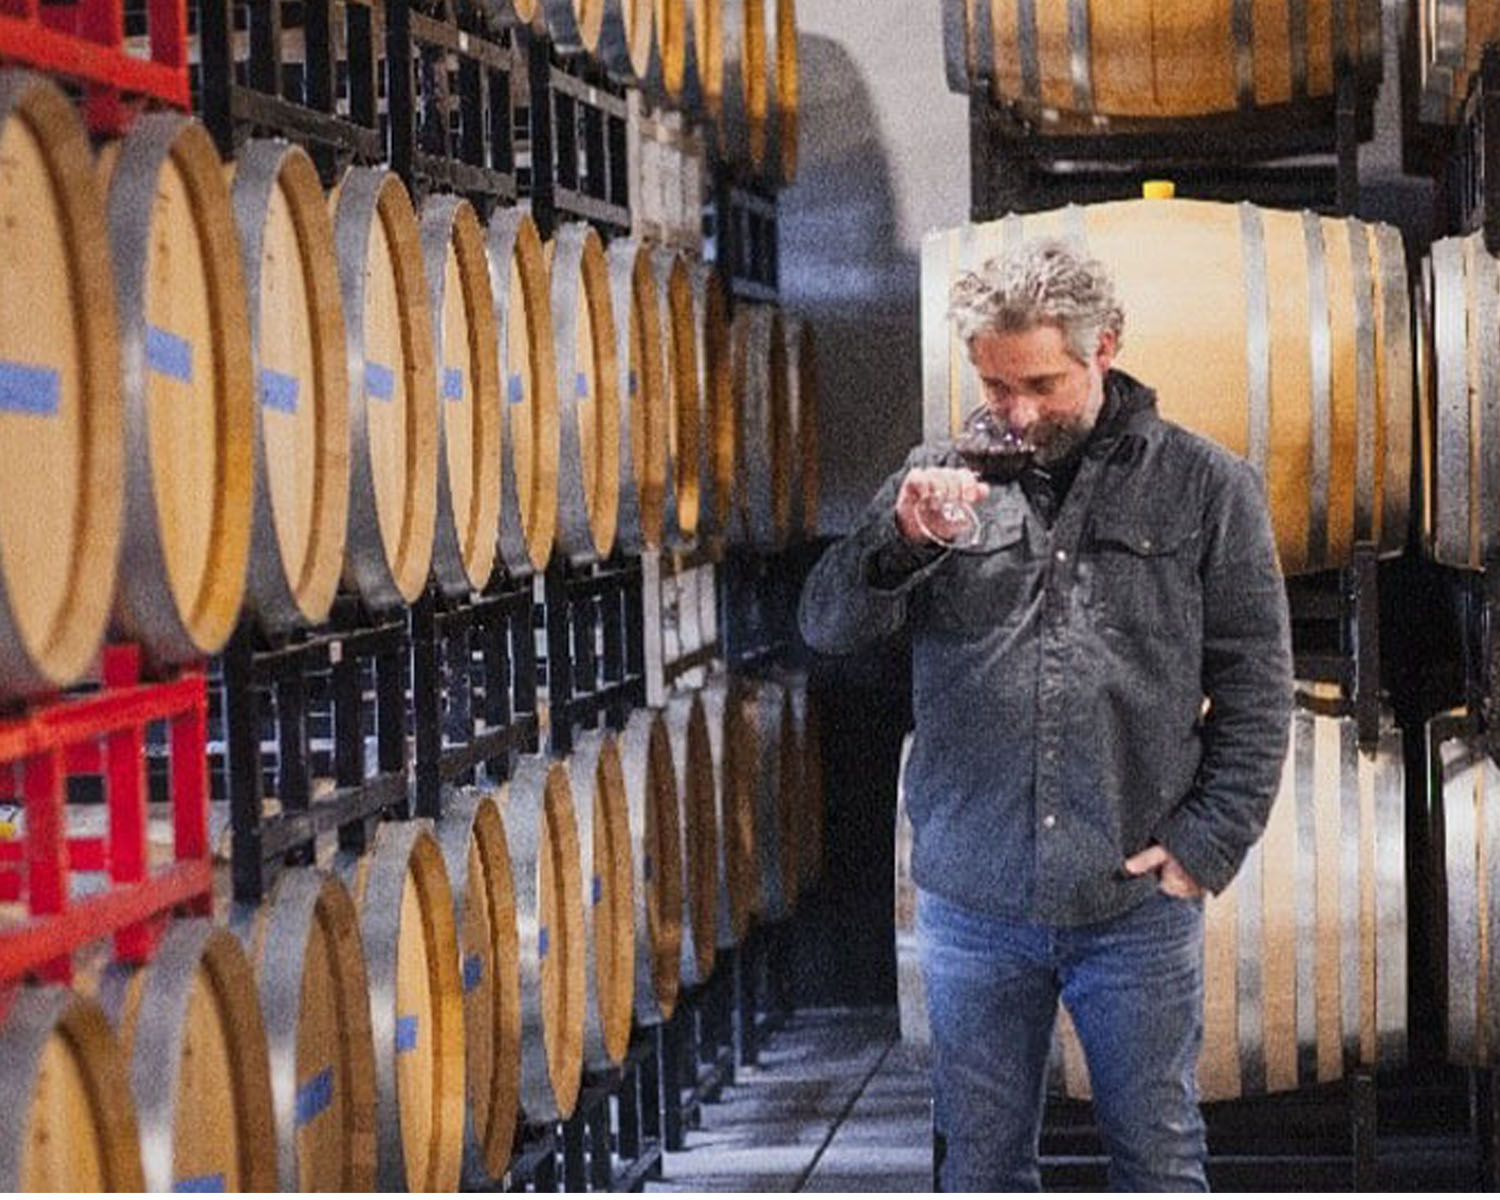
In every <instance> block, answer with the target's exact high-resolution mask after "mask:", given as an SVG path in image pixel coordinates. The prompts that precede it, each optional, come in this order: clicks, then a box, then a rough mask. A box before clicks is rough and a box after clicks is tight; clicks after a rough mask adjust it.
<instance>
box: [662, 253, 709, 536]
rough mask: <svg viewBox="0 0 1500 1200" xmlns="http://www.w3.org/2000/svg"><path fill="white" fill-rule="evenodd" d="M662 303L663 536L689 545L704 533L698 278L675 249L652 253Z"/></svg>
mask: <svg viewBox="0 0 1500 1200" xmlns="http://www.w3.org/2000/svg"><path fill="white" fill-rule="evenodd" d="M652 269H653V271H654V273H655V277H656V287H657V298H658V302H659V304H660V312H659V315H658V321H657V323H658V325H659V327H660V330H661V339H662V343H661V344H662V363H663V370H662V387H663V393H664V397H665V402H666V410H667V471H666V488H665V500H664V507H665V510H666V511H665V513H664V516H663V535H664V538H665V540H666V541H667V542H668V543H669V544H670V545H672V546H675V547H685V546H688V545H691V544H692V543H693V542H695V541H696V539H697V536H698V513H699V506H700V490H699V475H698V472H699V468H700V464H701V458H702V455H701V451H700V448H699V439H700V433H699V423H698V421H699V412H698V409H699V400H698V338H697V333H696V331H695V329H694V326H693V281H692V276H691V274H690V273H689V271H688V266H687V261H686V260H685V259H684V258H683V257H682V255H681V254H679V253H678V252H677V251H675V250H665V249H662V250H657V251H655V252H654V254H653V255H652Z"/></svg>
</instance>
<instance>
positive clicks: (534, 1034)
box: [505, 755, 589, 1122]
mask: <svg viewBox="0 0 1500 1200" xmlns="http://www.w3.org/2000/svg"><path fill="white" fill-rule="evenodd" d="M506 794H507V799H506V801H505V831H506V837H507V840H508V841H509V843H510V855H511V878H512V880H513V881H514V883H515V888H516V928H517V931H518V934H519V944H520V952H521V960H520V962H521V1108H522V1110H523V1111H524V1112H525V1114H526V1118H527V1120H529V1121H532V1122H540V1121H555V1120H566V1119H567V1118H568V1117H569V1116H571V1115H572V1113H573V1108H574V1106H575V1105H576V1104H577V1103H578V1089H579V1085H580V1083H581V1080H582V1072H583V1030H584V1009H585V1007H586V1005H587V997H586V993H587V990H588V987H589V984H588V982H587V969H586V967H587V963H586V957H585V953H586V952H585V941H586V938H585V934H584V924H583V882H582V879H581V866H580V858H579V849H578V821H577V818H576V817H575V815H574V805H573V793H572V787H571V785H570V783H569V780H568V770H567V768H566V767H565V766H564V765H563V764H562V763H558V762H553V761H551V760H550V759H548V758H546V757H544V756H542V755H523V756H522V757H521V758H520V759H519V760H518V762H517V763H516V766H515V769H514V770H513V771H512V772H511V778H510V782H509V784H508V785H507V787H506Z"/></svg>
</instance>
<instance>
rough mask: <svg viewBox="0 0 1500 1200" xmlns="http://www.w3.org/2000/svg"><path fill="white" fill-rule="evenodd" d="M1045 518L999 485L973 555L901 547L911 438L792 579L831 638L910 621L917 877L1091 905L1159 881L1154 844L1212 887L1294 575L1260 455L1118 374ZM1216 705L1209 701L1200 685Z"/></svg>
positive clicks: (1038, 906) (806, 610)
mask: <svg viewBox="0 0 1500 1200" xmlns="http://www.w3.org/2000/svg"><path fill="white" fill-rule="evenodd" d="M1106 387H1107V389H1108V394H1109V397H1110V403H1109V406H1108V408H1107V410H1106V412H1107V413H1112V414H1113V415H1112V417H1110V418H1109V419H1108V420H1107V421H1106V420H1101V423H1100V426H1099V427H1098V428H1097V429H1096V430H1095V432H1094V434H1093V435H1092V436H1091V437H1090V439H1089V441H1088V443H1087V445H1086V447H1085V450H1084V457H1083V461H1082V463H1081V465H1080V466H1079V468H1078V473H1077V476H1076V477H1075V478H1074V480H1073V483H1072V485H1071V487H1070V488H1069V490H1068V493H1067V497H1066V499H1065V501H1064V503H1063V505H1062V508H1061V509H1060V510H1059V512H1058V514H1057V517H1056V520H1055V522H1054V523H1053V524H1052V526H1051V528H1048V527H1047V526H1046V525H1045V524H1044V523H1043V522H1042V521H1041V520H1040V519H1039V518H1038V517H1037V515H1036V513H1035V512H1034V511H1033V510H1032V508H1031V506H1030V505H1029V504H1028V502H1027V500H1026V497H1025V495H1024V493H1023V492H1022V490H1021V488H1020V487H1019V486H1017V485H1015V484H1010V485H1006V486H1002V487H996V488H993V489H992V490H991V493H990V496H989V498H988V500H987V501H985V502H984V504H983V505H982V506H981V509H982V515H983V516H984V517H985V519H986V530H987V536H986V538H985V540H984V542H983V543H982V544H981V545H980V546H979V547H977V548H976V549H975V550H972V551H936V550H934V549H932V548H927V547H912V546H910V545H909V544H908V543H906V542H905V541H904V539H902V537H901V535H900V533H899V532H898V530H897V529H896V526H895V522H894V518H893V511H894V508H895V498H896V493H897V491H898V489H899V486H900V482H901V479H902V477H903V476H904V475H905V473H906V471H907V470H909V469H911V468H912V467H914V466H919V465H932V464H935V463H940V462H941V463H947V464H954V463H956V462H957V459H956V457H955V456H954V455H953V452H952V448H951V445H948V444H941V445H932V446H920V447H918V448H917V449H915V450H914V451H912V453H911V454H910V456H909V457H908V458H907V462H906V465H905V467H903V468H902V470H901V471H899V472H897V473H896V474H895V475H893V476H891V478H890V479H889V480H887V482H886V484H885V485H884V487H882V488H881V490H880V492H879V494H878V495H877V496H876V497H875V499H874V501H873V502H872V503H871V505H870V508H869V509H868V511H867V513H866V515H865V517H864V519H863V520H862V521H861V523H860V525H859V526H858V527H857V528H856V529H855V530H854V531H853V532H852V533H850V534H849V536H847V537H846V538H844V539H843V540H842V541H840V542H838V543H836V544H835V545H834V546H832V547H830V548H829V550H828V551H827V553H825V554H824V556H823V557H822V559H821V560H820V561H819V562H818V564H817V565H816V567H815V568H814V569H813V571H812V574H811V575H810V576H809V577H808V580H807V584H806V587H805V588H804V590H803V594H802V604H801V613H800V618H801V625H802V632H803V636H804V637H805V638H806V640H807V642H808V644H809V645H811V646H812V647H813V648H814V649H817V650H821V651H824V652H827V653H846V652H849V651H853V650H856V649H858V648H860V647H862V646H864V645H867V644H869V643H871V642H872V641H875V640H878V639H881V638H883V637H885V636H888V635H890V634H893V633H895V632H897V631H898V630H899V629H900V628H901V627H902V626H909V627H910V632H911V637H912V647H913V650H912V654H913V671H914V677H913V688H914V695H913V704H914V709H915V713H916V738H915V743H914V745H913V749H912V754H911V760H910V762H909V764H908V766H907V773H906V785H907V805H908V810H909V812H910V814H911V818H912V823H913V826H914V829H915V834H916V842H915V847H914V851H913V857H912V873H913V876H914V877H915V880H916V882H917V884H918V885H919V886H920V887H922V888H925V889H928V890H930V891H933V892H936V893H938V894H940V895H942V896H943V897H945V898H946V899H949V900H951V901H954V902H956V903H959V904H962V905H966V906H968V907H971V908H975V909H978V910H981V911H984V912H989V913H993V914H995V915H997V916H1000V917H1004V918H1010V919H1016V920H1028V921H1036V922H1041V923H1045V924H1055V925H1074V924H1084V923H1088V922H1092V921H1099V920H1103V919H1105V918H1108V917H1111V916H1115V915H1117V914H1119V913H1122V912H1124V911H1125V910H1127V909H1129V908H1131V907H1132V906H1133V905H1135V904H1136V903H1138V902H1140V901H1141V900H1143V899H1144V898H1145V897H1146V896H1147V895H1149V893H1150V891H1151V889H1152V888H1154V887H1155V886H1156V880H1155V879H1154V877H1152V876H1149V875H1148V876H1145V877H1143V878H1136V879H1131V878H1127V877H1125V876H1124V874H1123V872H1122V870H1121V866H1122V863H1123V862H1124V860H1125V859H1126V858H1127V857H1128V856H1129V855H1131V854H1134V853H1136V852H1137V851H1139V850H1141V849H1143V848H1144V847H1146V846H1147V845H1149V844H1150V843H1151V842H1153V841H1156V842H1160V843H1161V844H1162V845H1163V846H1165V847H1166V848H1167V849H1168V850H1169V851H1171V853H1172V854H1174V855H1175V856H1176V857H1177V859H1178V860H1179V861H1180V862H1181V863H1182V865H1183V866H1184V868H1186V870H1187V871H1188V872H1189V873H1190V874H1191V875H1192V876H1193V878H1195V879H1196V880H1197V881H1198V882H1199V883H1201V884H1202V885H1203V886H1205V887H1207V888H1209V889H1210V890H1212V891H1215V892H1217V891H1220V890H1222V889H1223V888H1224V887H1225V886H1227V885H1228V883H1229V881H1230V880H1231V879H1232V878H1233V877H1234V874H1235V872H1236V871H1237V870H1238V869H1239V866H1240V863H1241V862H1242V861H1243V859H1244V856H1245V853H1246V851H1247V850H1248V849H1249V848H1250V846H1251V845H1252V844H1253V843H1254V842H1255V840H1256V838H1258V837H1259V836H1260V834H1261V831H1262V829H1263V828H1264V826H1265V821H1266V817H1267V814H1268V813H1269V811H1270V806H1271V801H1272V799H1273V798H1274V796H1275V793H1276V790H1277V784H1278V782H1279V780H1280V777H1281V769H1282V762H1283V759H1284V757H1285V754H1286V745H1287V731H1288V726H1289V723H1290V717H1291V702H1292V677H1291V647H1290V639H1289V635H1288V618H1287V606H1286V592H1285V589H1284V587H1283V583H1282V578H1281V573H1280V570H1279V568H1278V566H1277V562H1276V552H1275V542H1274V539H1273V536H1272V532H1271V525H1270V520H1269V517H1268V514H1267V511H1266V504H1265V499H1264V497H1263V495H1262V492H1261V487H1260V483H1259V480H1258V478H1257V477H1256V475H1255V473H1254V471H1253V470H1252V468H1250V467H1249V466H1248V465H1247V464H1246V463H1244V462H1243V461H1241V460H1240V459H1238V458H1236V457H1235V456H1233V455H1232V454H1230V453H1228V452H1226V451H1224V450H1222V449H1220V448H1219V447H1217V446H1215V445H1213V444H1212V443H1210V442H1208V441H1206V440H1205V439H1203V438H1201V437H1198V436H1197V435H1195V434H1192V433H1189V432H1187V431H1186V430H1184V429H1181V428H1179V427H1178V426H1176V425H1172V424H1169V423H1168V422H1166V421H1163V420H1162V419H1161V418H1160V417H1159V416H1158V415H1157V413H1156V397H1155V394H1154V393H1153V392H1151V391H1150V390H1149V389H1147V388H1145V387H1143V386H1141V385H1140V384H1139V383H1137V382H1136V381H1135V380H1134V379H1131V378H1130V377H1129V376H1128V375H1125V374H1123V373H1121V372H1118V371H1114V372H1111V373H1110V374H1109V376H1108V377H1107V380H1106ZM1205 697H1206V698H1207V700H1208V702H1209V703H1208V705H1207V706H1205V704H1204V699H1205Z"/></svg>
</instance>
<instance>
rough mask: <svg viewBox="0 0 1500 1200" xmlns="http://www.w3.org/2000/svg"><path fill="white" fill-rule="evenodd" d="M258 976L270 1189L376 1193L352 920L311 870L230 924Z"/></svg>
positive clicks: (360, 952) (362, 993) (366, 1046)
mask: <svg viewBox="0 0 1500 1200" xmlns="http://www.w3.org/2000/svg"><path fill="white" fill-rule="evenodd" d="M229 923H230V927H231V928H232V929H234V930H235V932H236V933H238V934H239V936H240V938H241V940H242V941H243V942H244V944H245V949H246V952H247V953H248V954H249V957H250V961H251V962H252V964H253V965H254V968H255V978H256V988H257V992H258V995H259V997H260V1007H261V1015H262V1020H263V1022H264V1027H265V1032H266V1048H267V1052H268V1056H269V1060H270V1070H271V1098H272V1109H273V1112H274V1115H275V1139H276V1147H277V1179H278V1182H277V1184H276V1186H277V1188H278V1189H279V1190H280V1191H283V1192H293V1191H296V1192H326V1191H354V1192H358V1191H369V1190H371V1189H372V1188H373V1187H374V1186H375V1136H376V1135H375V1043H374V1040H373V1037H372V1034H371V1027H370V991H369V982H368V978H367V975H366V970H365V950H364V943H363V942H362V940H361V938H360V931H359V915H358V913H357V912H356V910H355V907H354V901H353V899H352V898H351V897H350V895H349V892H348V889H346V888H345V887H344V885H343V884H342V883H340V882H339V880H338V879H337V878H335V877H334V876H333V875H330V874H328V873H326V872H324V871H320V870H317V869H315V868H312V867H295V868H291V869H288V870H284V871H283V872H282V873H281V875H280V877H279V878H278V879H277V881H276V884H275V886H274V888H273V889H272V891H271V893H270V895H269V896H267V898H266V899H265V901H263V902H262V903H261V904H260V905H258V906H256V907H253V908H252V907H250V906H248V905H237V906H235V907H234V908H233V909H232V910H231V912H230V917H229Z"/></svg>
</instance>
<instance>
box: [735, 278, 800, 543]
mask: <svg viewBox="0 0 1500 1200" xmlns="http://www.w3.org/2000/svg"><path fill="white" fill-rule="evenodd" d="M730 339H731V345H732V350H733V361H734V401H733V407H734V436H733V442H734V464H735V469H734V523H733V525H732V526H731V528H732V530H733V531H734V535H735V536H734V539H733V540H737V541H743V542H746V543H748V544H749V545H752V546H755V547H757V548H758V549H762V550H781V549H784V548H785V546H786V543H787V537H788V535H789V534H790V532H791V517H792V437H791V434H792V429H791V419H790V418H791V411H790V405H789V403H788V399H787V384H788V375H787V365H786V336H785V333H784V332H783V330H782V325H781V314H780V313H779V312H777V311H776V310H775V309H774V308H772V307H770V306H768V305H764V304H741V305H737V306H736V308H735V314H734V323H733V325H732V326H731V330H730Z"/></svg>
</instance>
